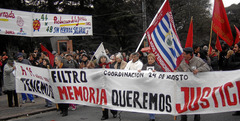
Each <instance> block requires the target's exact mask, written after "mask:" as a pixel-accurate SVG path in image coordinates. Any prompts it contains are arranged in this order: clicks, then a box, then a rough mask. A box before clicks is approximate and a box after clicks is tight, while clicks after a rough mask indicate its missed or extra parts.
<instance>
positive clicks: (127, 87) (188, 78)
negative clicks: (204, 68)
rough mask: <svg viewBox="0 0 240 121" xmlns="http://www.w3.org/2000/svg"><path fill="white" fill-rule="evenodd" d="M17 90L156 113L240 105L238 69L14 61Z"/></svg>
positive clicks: (231, 108)
mask: <svg viewBox="0 0 240 121" xmlns="http://www.w3.org/2000/svg"><path fill="white" fill-rule="evenodd" d="M16 67H17V70H16V85H17V86H16V87H17V89H16V90H17V92H18V93H31V94H34V95H38V96H41V97H43V98H46V99H49V100H51V101H53V102H54V103H75V104H82V105H88V106H98V107H104V108H109V109H115V110H122V111H132V112H141V113H155V114H171V115H181V114H206V113H208V114H209V113H219V112H228V111H236V110H240V106H239V103H240V81H239V80H240V76H239V73H240V70H237V71H227V72H206V73H199V74H197V75H193V74H192V73H187V72H161V73H160V72H150V71H142V72H138V71H125V70H115V69H42V68H38V67H33V66H29V65H24V64H20V63H17V64H16Z"/></svg>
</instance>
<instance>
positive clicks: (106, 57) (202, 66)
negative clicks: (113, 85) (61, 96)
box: [0, 43, 240, 121]
mask: <svg viewBox="0 0 240 121" xmlns="http://www.w3.org/2000/svg"><path fill="white" fill-rule="evenodd" d="M106 52H107V53H106V54H102V55H101V56H100V57H99V58H98V59H96V58H94V57H93V55H92V54H90V53H87V52H86V51H85V50H80V51H78V50H76V51H75V52H70V53H67V52H64V53H60V54H58V53H56V52H55V51H53V52H52V54H53V55H54V56H55V59H54V66H51V64H50V60H49V57H48V54H47V52H40V51H39V50H38V49H35V50H34V51H33V52H31V53H29V54H26V53H25V52H24V50H22V51H21V52H18V53H16V54H11V55H8V54H7V52H6V51H4V52H2V55H0V67H1V68H0V95H2V94H7V97H8V106H9V107H14V106H16V107H18V106H19V102H18V99H17V93H16V88H15V78H14V71H15V69H16V67H15V66H14V60H16V61H17V62H19V63H24V64H28V65H32V66H37V67H42V68H81V69H82V68H89V69H93V68H113V69H125V70H137V71H141V70H151V71H154V72H155V71H158V72H162V71H163V70H162V68H161V66H159V65H158V63H156V62H155V55H154V54H152V53H143V52H141V51H139V52H134V53H131V54H126V53H125V52H117V53H114V54H110V53H109V52H108V51H107V50H106ZM183 58H184V59H183V61H182V62H181V64H180V66H179V67H178V68H177V70H176V71H179V72H193V74H197V73H199V72H206V71H226V70H236V69H240V43H238V44H235V45H234V46H233V47H229V46H228V45H227V44H226V43H222V52H220V53H219V52H218V50H216V49H215V48H212V49H210V50H209V49H208V47H207V46H193V48H191V47H188V48H184V49H183ZM21 97H22V103H23V104H24V103H26V102H27V97H28V98H29V101H30V102H31V103H34V95H32V94H22V95H21ZM35 97H36V96H35ZM13 98H14V99H13ZM13 102H14V103H13ZM45 106H46V107H52V106H53V104H52V102H51V101H49V100H46V105H45ZM58 106H59V109H60V111H61V114H62V116H67V115H68V109H69V108H71V109H72V110H76V108H77V106H76V104H58ZM108 111H109V110H108V109H102V114H103V115H102V118H101V120H106V119H108V118H109V115H108ZM110 111H111V113H112V115H113V117H114V118H116V117H117V111H116V110H110ZM233 115H240V112H235V113H234V114H233ZM149 120H150V121H155V115H154V114H149ZM194 120H195V121H200V115H195V118H194ZM181 121H187V116H186V115H182V116H181Z"/></svg>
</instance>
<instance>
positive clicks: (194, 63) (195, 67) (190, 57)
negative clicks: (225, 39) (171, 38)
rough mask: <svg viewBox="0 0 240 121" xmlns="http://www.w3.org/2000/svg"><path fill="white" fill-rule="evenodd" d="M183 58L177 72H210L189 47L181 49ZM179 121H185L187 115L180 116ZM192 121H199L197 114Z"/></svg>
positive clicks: (206, 65)
mask: <svg viewBox="0 0 240 121" xmlns="http://www.w3.org/2000/svg"><path fill="white" fill-rule="evenodd" d="M183 57H184V59H183V60H182V62H181V64H180V65H179V67H178V68H177V71H179V72H193V74H197V73H198V72H206V71H210V68H209V66H208V64H207V63H206V62H204V61H203V60H202V59H201V58H199V57H196V56H195V55H194V53H193V49H192V48H191V47H187V48H184V49H183ZM181 121H187V115H181ZM194 121H200V115H199V114H195V115H194Z"/></svg>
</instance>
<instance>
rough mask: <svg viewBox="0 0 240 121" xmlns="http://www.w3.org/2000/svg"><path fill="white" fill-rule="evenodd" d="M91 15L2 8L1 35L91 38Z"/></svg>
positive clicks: (0, 10)
mask: <svg viewBox="0 0 240 121" xmlns="http://www.w3.org/2000/svg"><path fill="white" fill-rule="evenodd" d="M92 31H93V28H92V16H91V15H66V14H48V13H34V12H25V11H17V10H10V9H2V8H0V34H4V35H15V36H28V37H40V36H91V35H93V32H92Z"/></svg>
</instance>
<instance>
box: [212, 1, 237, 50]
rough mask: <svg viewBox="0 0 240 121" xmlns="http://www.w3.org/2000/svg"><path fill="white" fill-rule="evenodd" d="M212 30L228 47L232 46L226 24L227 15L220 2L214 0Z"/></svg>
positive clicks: (230, 35) (229, 29)
mask: <svg viewBox="0 0 240 121" xmlns="http://www.w3.org/2000/svg"><path fill="white" fill-rule="evenodd" d="M212 22H213V24H212V29H213V31H214V32H215V33H218V35H219V36H220V37H221V38H222V39H223V40H224V41H225V42H226V43H227V44H228V45H229V46H232V44H233V36H232V31H231V28H230V25H229V22H228V18H227V14H226V11H225V8H224V6H223V2H222V0H215V2H214V9H213V17H212Z"/></svg>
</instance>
